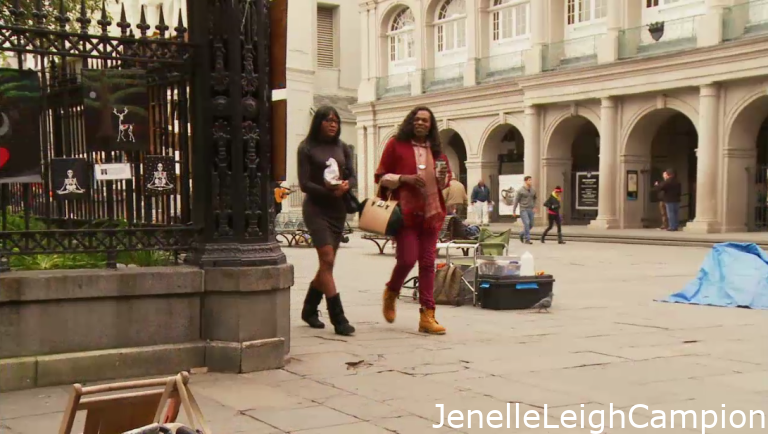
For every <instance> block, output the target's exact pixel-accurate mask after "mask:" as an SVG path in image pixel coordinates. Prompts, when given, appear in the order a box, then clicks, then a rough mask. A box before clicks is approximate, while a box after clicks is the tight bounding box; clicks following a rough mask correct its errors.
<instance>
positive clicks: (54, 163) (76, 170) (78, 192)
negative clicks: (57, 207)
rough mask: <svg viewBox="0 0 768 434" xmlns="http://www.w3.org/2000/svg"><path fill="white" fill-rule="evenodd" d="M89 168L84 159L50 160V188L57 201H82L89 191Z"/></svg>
mask: <svg viewBox="0 0 768 434" xmlns="http://www.w3.org/2000/svg"><path fill="white" fill-rule="evenodd" d="M90 172H91V171H90V167H89V164H88V161H87V160H86V159H84V158H53V159H51V187H52V190H53V195H54V197H55V198H56V199H58V200H79V199H84V198H86V196H87V195H88V192H89V191H90V190H91V178H92V175H91V173H90Z"/></svg>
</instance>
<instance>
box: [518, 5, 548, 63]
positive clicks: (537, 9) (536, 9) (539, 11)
mask: <svg viewBox="0 0 768 434" xmlns="http://www.w3.org/2000/svg"><path fill="white" fill-rule="evenodd" d="M545 3H546V2H545V1H532V2H531V3H530V6H529V7H530V11H531V48H530V49H529V50H528V51H526V52H525V55H524V57H523V59H524V62H525V74H526V75H532V74H538V73H540V72H541V70H542V69H541V68H542V65H541V52H542V48H543V46H544V44H546V43H547V42H548V41H547V38H546V34H545V30H546V29H548V28H549V26H546V25H545V24H544V23H545V22H546V21H547V19H546V18H547V12H546V5H545Z"/></svg>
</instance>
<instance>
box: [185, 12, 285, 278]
mask: <svg viewBox="0 0 768 434" xmlns="http://www.w3.org/2000/svg"><path fill="white" fill-rule="evenodd" d="M269 3H270V0H195V1H189V2H188V10H189V18H190V26H189V27H190V40H191V42H192V43H193V45H194V46H195V47H197V48H198V49H199V52H198V53H197V56H196V58H195V68H194V78H193V87H192V100H191V104H192V106H193V108H192V113H193V119H192V140H193V152H192V155H193V159H194V162H193V173H194V174H193V176H194V178H193V179H194V187H195V188H194V193H193V194H194V210H193V211H194V219H195V221H196V222H198V223H199V224H200V225H201V226H202V227H203V228H204V230H203V233H202V235H201V238H200V239H199V241H198V243H197V245H196V249H195V253H194V254H193V255H192V256H191V257H190V258H189V261H190V262H191V263H194V264H198V265H200V266H201V267H204V268H210V267H238V266H245V267H247V266H266V265H279V264H285V263H286V258H285V255H284V253H283V252H282V250H281V249H280V245H279V244H278V242H277V241H276V239H275V230H274V201H273V200H272V182H271V180H272V176H271V161H272V158H271V148H272V145H271V140H272V138H271V113H272V110H271V96H270V93H271V89H270V68H269V64H270V57H269V42H270V19H269Z"/></svg>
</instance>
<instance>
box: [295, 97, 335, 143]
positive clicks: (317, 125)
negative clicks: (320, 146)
mask: <svg viewBox="0 0 768 434" xmlns="http://www.w3.org/2000/svg"><path fill="white" fill-rule="evenodd" d="M331 115H334V116H336V119H338V120H339V127H338V128H337V129H336V135H335V136H334V137H333V141H338V140H339V136H341V116H339V112H338V111H336V109H335V108H333V107H331V106H329V105H324V106H322V107H320V108H318V109H317V111H315V115H314V116H313V117H312V123H311V124H310V125H309V132H308V133H307V137H306V138H305V139H304V142H305V143H307V144H308V145H309V144H312V143H317V142H322V141H323V136H322V131H323V121H324V120H326V119H328V118H329V117H331Z"/></svg>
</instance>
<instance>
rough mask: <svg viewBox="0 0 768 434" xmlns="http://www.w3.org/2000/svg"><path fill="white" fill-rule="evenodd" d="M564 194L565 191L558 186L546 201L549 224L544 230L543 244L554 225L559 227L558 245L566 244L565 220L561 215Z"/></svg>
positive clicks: (545, 206)
mask: <svg viewBox="0 0 768 434" xmlns="http://www.w3.org/2000/svg"><path fill="white" fill-rule="evenodd" d="M562 194H563V189H562V188H560V186H559V185H558V186H557V187H555V189H554V191H552V195H551V196H549V197H548V198H547V200H545V201H544V204H543V205H544V208H546V209H547V220H548V222H549V224H548V226H547V228H546V229H544V233H543V234H541V242H542V244H543V243H544V240H545V239H546V238H547V234H548V233H549V231H551V230H552V226H553V225H555V224H556V225H557V243H558V244H565V241H563V228H562V223H563V218H562V214H561V209H562V199H561V197H562Z"/></svg>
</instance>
